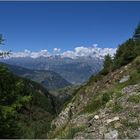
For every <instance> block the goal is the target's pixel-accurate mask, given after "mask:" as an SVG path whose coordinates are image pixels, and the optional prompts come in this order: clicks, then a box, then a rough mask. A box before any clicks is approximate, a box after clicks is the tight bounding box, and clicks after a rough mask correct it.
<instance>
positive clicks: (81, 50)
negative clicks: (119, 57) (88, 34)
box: [12, 44, 116, 59]
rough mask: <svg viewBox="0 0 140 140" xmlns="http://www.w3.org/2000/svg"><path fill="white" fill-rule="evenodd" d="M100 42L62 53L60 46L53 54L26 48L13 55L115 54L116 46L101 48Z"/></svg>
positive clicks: (99, 55)
mask: <svg viewBox="0 0 140 140" xmlns="http://www.w3.org/2000/svg"><path fill="white" fill-rule="evenodd" d="M97 46H98V44H93V45H92V47H84V46H81V47H76V48H74V50H68V51H65V52H62V53H61V49H60V48H54V49H53V54H51V53H49V52H48V50H41V51H36V52H32V51H30V50H27V49H26V50H24V51H23V52H13V55H12V57H31V58H37V57H41V56H43V57H48V56H51V55H60V56H61V57H69V58H73V59H75V58H77V57H88V56H90V57H98V58H103V57H104V56H105V55H107V54H110V55H111V56H114V54H115V53H116V48H100V47H97Z"/></svg>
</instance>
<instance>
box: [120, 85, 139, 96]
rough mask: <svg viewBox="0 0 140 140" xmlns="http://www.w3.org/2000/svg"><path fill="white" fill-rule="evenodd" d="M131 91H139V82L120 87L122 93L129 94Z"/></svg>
mask: <svg viewBox="0 0 140 140" xmlns="http://www.w3.org/2000/svg"><path fill="white" fill-rule="evenodd" d="M133 92H140V84H136V85H130V86H127V87H125V88H123V89H122V93H124V94H129V93H133Z"/></svg>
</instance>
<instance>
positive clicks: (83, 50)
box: [62, 44, 116, 58]
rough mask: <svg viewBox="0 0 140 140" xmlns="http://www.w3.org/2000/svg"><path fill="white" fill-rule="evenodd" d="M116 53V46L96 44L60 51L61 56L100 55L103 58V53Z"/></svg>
mask: <svg viewBox="0 0 140 140" xmlns="http://www.w3.org/2000/svg"><path fill="white" fill-rule="evenodd" d="M115 53H116V48H99V47H97V44H94V45H93V47H84V46H81V47H76V48H75V49H74V50H73V51H66V52H63V53H62V57H70V58H76V57H83V56H84V57H88V56H90V57H100V58H103V57H104V56H105V55H107V54H110V55H111V56H113V55H114V54H115Z"/></svg>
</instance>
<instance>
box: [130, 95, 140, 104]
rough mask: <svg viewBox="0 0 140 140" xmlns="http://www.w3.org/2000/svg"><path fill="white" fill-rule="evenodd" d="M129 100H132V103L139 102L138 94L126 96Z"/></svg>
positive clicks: (139, 96)
mask: <svg viewBox="0 0 140 140" xmlns="http://www.w3.org/2000/svg"><path fill="white" fill-rule="evenodd" d="M128 101H129V102H133V103H139V102H140V95H131V96H130V97H129V98H128Z"/></svg>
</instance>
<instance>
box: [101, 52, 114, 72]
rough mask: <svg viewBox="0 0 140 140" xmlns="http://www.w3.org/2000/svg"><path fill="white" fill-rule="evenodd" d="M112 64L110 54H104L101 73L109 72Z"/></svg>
mask: <svg viewBox="0 0 140 140" xmlns="http://www.w3.org/2000/svg"><path fill="white" fill-rule="evenodd" d="M112 65H113V60H112V58H111V56H110V55H109V54H108V55H106V56H105V60H104V64H103V70H102V71H101V74H107V73H109V72H111V71H112Z"/></svg>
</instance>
